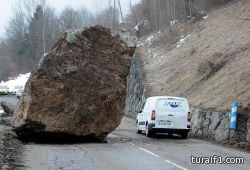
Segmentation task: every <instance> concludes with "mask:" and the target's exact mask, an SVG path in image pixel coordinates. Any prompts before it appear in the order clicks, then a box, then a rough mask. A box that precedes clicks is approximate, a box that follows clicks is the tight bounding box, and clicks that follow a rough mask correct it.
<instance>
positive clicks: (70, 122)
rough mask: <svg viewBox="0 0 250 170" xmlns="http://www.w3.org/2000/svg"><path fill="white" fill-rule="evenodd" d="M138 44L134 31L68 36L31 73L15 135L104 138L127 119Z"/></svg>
mask: <svg viewBox="0 0 250 170" xmlns="http://www.w3.org/2000/svg"><path fill="white" fill-rule="evenodd" d="M135 41H136V38H135V37H133V36H131V35H130V34H129V33H128V32H124V31H122V30H116V31H111V30H109V29H108V28H104V27H100V26H95V27H90V28H87V29H85V30H69V31H67V32H65V33H64V35H63V36H62V38H61V39H60V40H59V41H58V42H57V43H56V44H55V45H54V47H53V48H52V49H51V50H50V51H49V52H48V53H47V54H45V55H44V56H43V57H42V58H41V60H40V62H39V64H38V66H37V68H36V69H35V70H33V72H32V73H31V76H30V78H29V80H28V82H27V84H26V87H25V90H24V93H23V95H22V97H21V99H20V101H19V103H18V107H17V109H16V110H15V112H14V119H13V122H12V126H13V128H14V131H15V132H16V133H17V134H18V135H19V136H21V137H35V136H36V137H40V138H43V137H45V136H46V137H47V136H49V137H56V138H57V137H59V136H60V137H63V139H65V137H66V136H67V137H69V138H70V137H80V138H81V137H84V138H85V139H87V137H90V138H91V139H93V138H94V139H104V138H105V137H106V136H107V135H108V133H110V132H111V131H113V130H114V129H115V128H116V127H117V126H118V125H119V124H120V121H121V118H122V117H123V115H124V111H123V110H124V102H125V95H126V94H125V89H126V79H127V76H128V73H129V68H130V62H131V59H132V56H133V53H134V51H135V47H136V42H135ZM69 138H67V139H69ZM57 139H58V138H57Z"/></svg>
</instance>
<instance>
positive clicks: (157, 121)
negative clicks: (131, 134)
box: [136, 96, 192, 138]
mask: <svg viewBox="0 0 250 170" xmlns="http://www.w3.org/2000/svg"><path fill="white" fill-rule="evenodd" d="M191 116H192V115H191V113H190V110H189V105H188V101H187V99H185V98H180V97H170V96H155V97H149V98H148V99H147V100H146V101H145V103H144V105H143V108H142V111H140V112H139V113H138V115H137V119H136V124H137V133H141V132H142V131H144V132H146V136H148V137H150V136H153V135H154V134H155V133H168V134H169V135H172V134H179V135H181V137H182V138H187V135H188V132H189V130H190V121H191Z"/></svg>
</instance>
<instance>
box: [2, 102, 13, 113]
mask: <svg viewBox="0 0 250 170" xmlns="http://www.w3.org/2000/svg"><path fill="white" fill-rule="evenodd" d="M0 105H1V107H2V108H3V110H4V112H5V113H7V114H9V115H13V113H14V106H13V105H12V104H10V103H8V102H5V101H1V103H0Z"/></svg>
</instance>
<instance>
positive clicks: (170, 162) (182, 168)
mask: <svg viewBox="0 0 250 170" xmlns="http://www.w3.org/2000/svg"><path fill="white" fill-rule="evenodd" d="M129 144H130V145H133V146H135V147H137V148H138V149H140V150H143V151H144V152H147V153H148V154H150V155H152V156H154V157H157V158H161V157H160V156H159V155H157V154H155V153H153V152H151V151H149V150H147V149H144V148H141V147H139V146H136V145H135V144H134V143H131V142H130V143H129ZM164 161H165V162H166V163H168V164H170V165H173V166H175V167H176V168H179V169H181V170H188V169H187V168H184V167H182V166H180V165H178V164H176V163H174V162H172V161H170V160H167V159H166V160H164Z"/></svg>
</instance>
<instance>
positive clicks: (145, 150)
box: [138, 147, 160, 158]
mask: <svg viewBox="0 0 250 170" xmlns="http://www.w3.org/2000/svg"><path fill="white" fill-rule="evenodd" d="M138 148H139V149H141V150H143V151H144V152H147V153H149V154H150V155H153V156H155V157H157V158H160V156H159V155H156V154H155V153H153V152H150V151H148V150H147V149H144V148H140V147H138Z"/></svg>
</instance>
